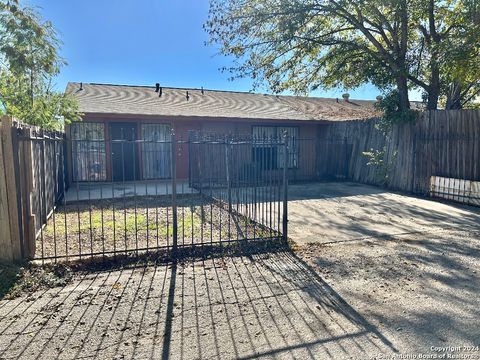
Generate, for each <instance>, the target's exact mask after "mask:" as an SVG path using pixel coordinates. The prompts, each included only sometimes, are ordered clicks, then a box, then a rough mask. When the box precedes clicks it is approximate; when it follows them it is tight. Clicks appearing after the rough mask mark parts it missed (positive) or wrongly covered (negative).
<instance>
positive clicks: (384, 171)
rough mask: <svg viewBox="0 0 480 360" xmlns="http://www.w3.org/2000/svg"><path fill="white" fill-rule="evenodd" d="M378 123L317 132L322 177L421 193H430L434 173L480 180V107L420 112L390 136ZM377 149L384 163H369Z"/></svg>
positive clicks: (354, 123) (350, 123) (340, 125)
mask: <svg viewBox="0 0 480 360" xmlns="http://www.w3.org/2000/svg"><path fill="white" fill-rule="evenodd" d="M376 122H377V119H371V120H366V121H348V122H340V123H334V124H331V125H329V126H327V127H326V129H324V131H322V132H320V131H319V134H318V144H317V150H318V154H317V160H318V164H317V166H318V171H319V176H320V177H321V178H328V177H334V178H345V179H349V180H353V181H358V182H361V183H367V184H374V185H386V186H387V187H388V188H390V189H394V190H401V191H406V192H410V193H414V194H419V195H430V194H431V190H432V189H431V181H432V177H443V178H449V179H462V180H469V181H479V180H480V111H478V110H451V111H445V110H435V111H429V112H422V113H420V114H419V115H418V117H417V119H416V121H414V122H410V123H402V124H398V125H395V126H393V128H392V130H391V132H390V133H389V134H388V136H387V137H385V136H384V135H383V134H382V133H381V132H380V131H379V130H378V129H377V128H376V126H375V124H376ZM374 151H380V156H379V158H380V159H381V160H382V161H383V163H382V164H380V165H377V166H375V165H367V163H368V161H369V158H368V157H367V156H365V155H364V153H365V152H374ZM452 183H453V181H452Z"/></svg>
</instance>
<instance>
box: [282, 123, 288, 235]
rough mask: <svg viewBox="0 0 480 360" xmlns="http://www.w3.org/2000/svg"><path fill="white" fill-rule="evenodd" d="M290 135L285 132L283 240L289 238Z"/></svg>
mask: <svg viewBox="0 0 480 360" xmlns="http://www.w3.org/2000/svg"><path fill="white" fill-rule="evenodd" d="M287 169H288V135H287V132H286V131H285V132H284V133H283V217H282V225H283V226H282V235H283V240H284V241H285V242H286V241H287V240H288V179H287Z"/></svg>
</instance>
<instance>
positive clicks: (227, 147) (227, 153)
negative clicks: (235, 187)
mask: <svg viewBox="0 0 480 360" xmlns="http://www.w3.org/2000/svg"><path fill="white" fill-rule="evenodd" d="M230 156H231V155H230V140H229V138H228V136H227V137H226V138H225V167H226V171H227V192H228V213H229V214H231V213H232V184H231V177H230Z"/></svg>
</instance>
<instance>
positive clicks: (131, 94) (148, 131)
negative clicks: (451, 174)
mask: <svg viewBox="0 0 480 360" xmlns="http://www.w3.org/2000/svg"><path fill="white" fill-rule="evenodd" d="M66 92H68V93H71V94H74V95H75V96H76V98H77V99H78V102H79V108H80V111H81V112H82V113H83V121H82V122H76V123H73V124H71V125H69V126H67V129H66V132H67V139H68V140H69V141H68V144H69V149H68V150H69V151H68V154H69V160H70V161H69V162H68V163H69V164H70V165H69V178H70V180H71V181H111V180H113V181H120V180H125V181H129V180H134V179H135V180H152V179H162V178H163V179H165V178H169V177H170V175H171V174H170V172H171V171H170V156H171V155H170V154H171V153H170V151H169V148H168V146H169V144H168V143H162V141H166V142H168V141H169V140H170V136H171V135H170V134H171V129H173V130H174V132H175V135H176V139H177V140H178V139H183V140H186V139H188V134H189V131H191V130H193V131H201V132H208V133H221V134H232V135H241V136H244V135H251V136H255V137H261V136H278V135H280V134H281V133H283V132H285V131H286V132H287V133H288V136H289V138H290V140H291V141H293V142H296V141H297V140H300V139H314V138H316V137H317V136H318V134H319V133H320V132H321V131H322V128H324V127H325V126H326V125H327V124H329V123H331V122H332V121H347V120H357V119H367V118H372V117H374V116H376V115H377V112H376V110H375V108H374V104H375V101H365V100H351V99H348V98H341V99H332V98H318V97H300V96H283V95H282V96H279V95H266V94H257V93H250V92H235V91H219V90H208V89H203V88H201V89H192V88H171V87H162V86H160V85H159V84H156V85H154V86H129V85H128V86H127V85H110V84H93V83H74V82H71V83H69V84H68V85H67V89H66ZM118 140H148V141H151V143H148V142H146V143H142V142H141V141H137V142H135V143H134V142H132V143H124V142H121V141H118ZM116 141H118V142H116ZM155 141H157V142H158V143H153V142H155ZM292 151H294V152H295V151H297V152H298V151H299V150H298V149H297V150H295V149H294V147H293V150H292ZM315 151H316V149H315V147H312V148H311V149H310V150H308V152H309V157H310V162H311V158H312V157H313V158H314V156H315ZM188 156H189V155H188V147H185V148H183V149H182V151H179V152H178V154H177V162H176V163H177V178H179V179H186V178H187V177H188V171H189V169H188ZM269 156H270V157H279V158H280V156H281V154H277V153H275V154H273V153H272V154H270V155H269ZM272 162H273V163H276V162H277V161H276V159H273V160H272ZM307 166H310V165H307V164H306V163H304V161H303V159H302V157H300V158H299V157H298V154H292V159H291V160H289V167H290V168H292V169H300V170H302V169H303V173H304V174H309V173H310V172H314V170H312V171H310V170H309V169H306V167H307Z"/></svg>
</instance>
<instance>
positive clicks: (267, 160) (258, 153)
mask: <svg viewBox="0 0 480 360" xmlns="http://www.w3.org/2000/svg"><path fill="white" fill-rule="evenodd" d="M285 132H286V134H287V138H288V146H287V166H288V168H289V169H296V168H298V127H295V126H253V128H252V136H253V143H254V146H253V155H252V158H253V161H254V162H255V163H258V164H259V165H260V167H261V169H263V170H275V169H282V168H283V166H284V161H285V160H284V157H285V155H284V150H283V134H284V133H285Z"/></svg>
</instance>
